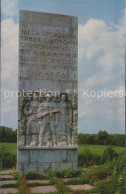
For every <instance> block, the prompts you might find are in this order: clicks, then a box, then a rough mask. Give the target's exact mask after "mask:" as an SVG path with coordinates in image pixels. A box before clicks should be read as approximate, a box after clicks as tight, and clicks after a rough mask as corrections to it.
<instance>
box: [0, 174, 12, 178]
mask: <svg viewBox="0 0 126 194" xmlns="http://www.w3.org/2000/svg"><path fill="white" fill-rule="evenodd" d="M3 178H5V179H14V176H13V175H7V174H5V175H0V179H3Z"/></svg>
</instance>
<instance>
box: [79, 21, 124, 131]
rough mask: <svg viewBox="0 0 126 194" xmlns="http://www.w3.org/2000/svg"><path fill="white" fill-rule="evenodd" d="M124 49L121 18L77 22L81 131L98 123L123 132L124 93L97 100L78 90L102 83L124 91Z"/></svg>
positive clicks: (99, 88) (93, 127)
mask: <svg viewBox="0 0 126 194" xmlns="http://www.w3.org/2000/svg"><path fill="white" fill-rule="evenodd" d="M124 52H125V49H124V22H122V23H120V24H119V25H116V26H114V25H113V26H111V27H110V26H107V24H106V23H105V22H104V21H103V20H97V19H93V18H92V19H90V20H88V21H87V23H86V24H85V25H79V71H80V72H81V76H83V75H84V77H83V81H82V82H81V84H80V86H79V91H80V94H79V123H81V126H80V130H81V131H83V130H87V131H89V130H91V131H92V130H93V129H95V130H96V129H98V128H99V126H102V128H103V129H106V130H110V131H109V132H111V130H115V131H113V132H117V133H118V132H120V131H119V130H121V132H122V133H123V129H124V117H125V109H124V107H125V105H124V104H125V102H124V97H121V98H120V97H119V96H118V95H117V97H113V98H110V97H106V98H105V97H102V98H100V99H99V100H98V99H97V98H96V97H94V98H93V97H85V98H84V97H83V95H82V91H83V89H90V90H94V91H98V90H100V91H101V90H102V91H104V89H106V87H108V88H109V89H110V90H112V91H113V93H114V94H117V93H118V92H119V91H121V90H123V91H124V85H122V84H124V80H125V74H124V72H125V58H124V55H125V53H124ZM82 72H83V73H82ZM82 126H83V127H82ZM108 127H109V128H108ZM87 131H86V132H87ZM83 132H85V131H83Z"/></svg>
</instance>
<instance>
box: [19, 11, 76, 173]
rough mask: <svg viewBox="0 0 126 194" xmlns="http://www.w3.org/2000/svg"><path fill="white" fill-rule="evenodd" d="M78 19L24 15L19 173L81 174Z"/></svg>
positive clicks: (48, 14) (21, 51)
mask: <svg viewBox="0 0 126 194" xmlns="http://www.w3.org/2000/svg"><path fill="white" fill-rule="evenodd" d="M77 60H78V19H77V17H74V16H67V15H58V14H50V13H42V12H33V11H24V10H22V11H20V22H19V97H18V170H19V171H27V170H36V171H39V172H47V171H48V170H50V169H52V170H54V169H57V168H58V169H62V168H77V160H78V157H77V120H78V115H77V113H78V112H77V111H78V99H77V98H78V94H77V73H78V72H77Z"/></svg>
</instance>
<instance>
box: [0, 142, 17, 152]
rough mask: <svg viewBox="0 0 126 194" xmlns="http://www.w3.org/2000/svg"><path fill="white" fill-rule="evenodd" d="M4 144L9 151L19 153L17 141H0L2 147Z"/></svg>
mask: <svg viewBox="0 0 126 194" xmlns="http://www.w3.org/2000/svg"><path fill="white" fill-rule="evenodd" d="M2 146H4V147H5V148H6V150H7V151H9V152H10V153H13V154H17V144H16V143H0V148H1V147H2Z"/></svg>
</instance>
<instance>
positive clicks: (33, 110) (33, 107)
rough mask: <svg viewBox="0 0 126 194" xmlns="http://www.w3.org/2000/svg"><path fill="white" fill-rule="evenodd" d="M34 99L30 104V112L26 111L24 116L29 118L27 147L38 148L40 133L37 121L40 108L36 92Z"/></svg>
mask: <svg viewBox="0 0 126 194" xmlns="http://www.w3.org/2000/svg"><path fill="white" fill-rule="evenodd" d="M32 99H33V100H32V101H31V102H29V110H26V109H25V110H24V114H25V115H26V116H29V118H28V123H27V130H26V135H28V136H29V140H26V145H30V146H37V145H38V133H39V128H38V119H37V110H38V107H39V102H38V93H36V92H34V93H33V96H32Z"/></svg>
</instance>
